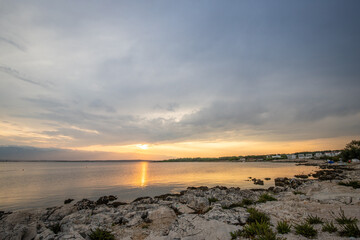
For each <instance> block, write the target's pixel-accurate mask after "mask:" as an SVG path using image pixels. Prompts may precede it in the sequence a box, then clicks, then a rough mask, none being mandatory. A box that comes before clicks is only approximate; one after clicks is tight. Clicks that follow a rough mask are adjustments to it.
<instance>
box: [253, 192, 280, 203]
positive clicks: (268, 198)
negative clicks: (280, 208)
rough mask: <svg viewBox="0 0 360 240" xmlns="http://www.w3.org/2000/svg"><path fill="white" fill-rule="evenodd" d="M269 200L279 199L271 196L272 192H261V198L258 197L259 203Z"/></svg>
mask: <svg viewBox="0 0 360 240" xmlns="http://www.w3.org/2000/svg"><path fill="white" fill-rule="evenodd" d="M267 201H277V199H276V198H274V197H273V196H271V195H270V194H268V193H264V194H261V195H260V197H259V199H258V201H257V202H258V203H265V202H267Z"/></svg>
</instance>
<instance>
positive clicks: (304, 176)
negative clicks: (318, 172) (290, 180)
mask: <svg viewBox="0 0 360 240" xmlns="http://www.w3.org/2000/svg"><path fill="white" fill-rule="evenodd" d="M294 177H296V178H303V179H306V178H309V176H308V175H305V174H298V175H295V176H294Z"/></svg>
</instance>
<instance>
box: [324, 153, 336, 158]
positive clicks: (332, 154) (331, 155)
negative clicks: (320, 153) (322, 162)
mask: <svg viewBox="0 0 360 240" xmlns="http://www.w3.org/2000/svg"><path fill="white" fill-rule="evenodd" d="M325 156H327V157H334V156H335V155H334V153H333V152H326V153H325Z"/></svg>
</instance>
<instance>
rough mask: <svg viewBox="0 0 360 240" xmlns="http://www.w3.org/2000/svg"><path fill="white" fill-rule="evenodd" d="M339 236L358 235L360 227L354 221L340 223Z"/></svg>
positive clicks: (355, 236)
mask: <svg viewBox="0 0 360 240" xmlns="http://www.w3.org/2000/svg"><path fill="white" fill-rule="evenodd" d="M339 233H340V236H342V237H354V238H357V237H360V229H359V227H358V226H357V225H356V223H348V224H345V225H342V229H341V230H340V232H339Z"/></svg>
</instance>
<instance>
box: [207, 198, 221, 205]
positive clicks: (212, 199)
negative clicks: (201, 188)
mask: <svg viewBox="0 0 360 240" xmlns="http://www.w3.org/2000/svg"><path fill="white" fill-rule="evenodd" d="M208 200H209V204H211V203H213V202H217V201H219V199H217V198H214V197H211V198H208Z"/></svg>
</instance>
